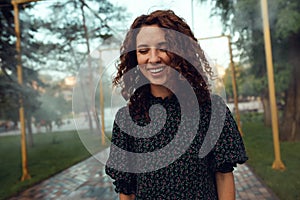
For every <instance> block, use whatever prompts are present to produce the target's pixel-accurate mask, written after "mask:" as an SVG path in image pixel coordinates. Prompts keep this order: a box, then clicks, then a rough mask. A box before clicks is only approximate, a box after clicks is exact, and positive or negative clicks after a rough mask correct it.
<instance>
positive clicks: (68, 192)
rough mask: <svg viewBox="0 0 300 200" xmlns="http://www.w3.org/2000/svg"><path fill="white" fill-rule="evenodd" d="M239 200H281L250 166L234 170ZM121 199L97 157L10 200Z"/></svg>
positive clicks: (240, 166)
mask: <svg viewBox="0 0 300 200" xmlns="http://www.w3.org/2000/svg"><path fill="white" fill-rule="evenodd" d="M234 174H235V182H236V197H237V198H236V199H237V200H278V198H277V197H276V196H274V194H273V193H272V192H271V191H270V190H269V189H268V188H266V187H265V185H264V184H262V182H261V181H260V180H259V179H258V178H257V177H256V176H255V175H254V174H253V172H252V171H251V170H250V169H249V167H248V166H247V165H239V166H238V167H237V169H235V170H234ZM35 199H37V200H52V199H53V200H80V199H84V200H117V199H118V196H117V194H116V193H115V192H114V188H113V185H112V180H111V179H110V177H108V176H107V175H106V174H105V171H104V167H103V164H101V163H100V162H99V161H98V160H96V159H95V158H94V157H90V158H88V159H87V160H85V161H83V162H80V163H78V164H76V165H74V166H72V167H70V168H69V169H67V170H65V171H63V172H61V173H59V174H57V175H55V176H53V177H52V178H50V179H48V180H45V181H43V182H41V183H40V184H38V185H35V186H33V187H32V188H29V189H27V190H25V191H24V192H22V193H21V194H19V195H18V196H15V197H12V198H10V200H35Z"/></svg>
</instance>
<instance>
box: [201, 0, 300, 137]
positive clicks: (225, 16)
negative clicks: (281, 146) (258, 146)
mask: <svg viewBox="0 0 300 200" xmlns="http://www.w3.org/2000/svg"><path fill="white" fill-rule="evenodd" d="M201 1H205V0H201ZM211 2H212V3H213V6H214V14H216V15H219V16H221V19H222V21H223V22H224V31H229V32H230V33H231V34H232V35H236V36H237V37H238V40H237V42H235V45H236V47H237V48H238V49H241V50H242V53H241V55H240V58H241V60H242V61H243V62H247V63H249V64H250V66H251V68H250V69H251V73H252V74H253V75H254V76H255V77H256V79H257V80H258V81H259V82H260V83H261V86H263V87H261V90H260V91H259V93H260V96H261V98H262V99H263V102H264V108H265V111H266V113H270V110H269V107H270V106H269V99H268V90H267V88H268V87H267V79H266V77H267V75H266V67H265V54H264V41H263V31H262V18H261V8H260V1H259V0H243V1H231V0H222V1H221V0H214V1H211ZM268 3H269V13H270V16H269V17H270V29H271V38H272V47H273V61H274V71H275V82H276V92H277V94H276V95H277V97H279V98H278V99H279V100H280V101H281V99H282V100H283V102H284V105H283V115H282V118H281V126H280V138H281V139H282V140H290V141H294V140H299V139H300V90H299V86H300V79H299V78H298V77H297V76H298V74H300V68H299V65H300V57H299V56H298V55H299V52H300V45H299V44H300V24H299V23H298V22H299V21H300V13H299V10H300V2H299V1H298V0H290V1H286V0H272V1H268ZM269 116H270V115H265V122H266V124H270V121H271V119H270V118H268V117H269Z"/></svg>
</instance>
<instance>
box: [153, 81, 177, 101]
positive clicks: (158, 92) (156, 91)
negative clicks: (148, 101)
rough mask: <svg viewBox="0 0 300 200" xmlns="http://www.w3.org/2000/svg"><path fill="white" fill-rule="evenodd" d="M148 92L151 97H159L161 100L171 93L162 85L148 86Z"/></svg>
mask: <svg viewBox="0 0 300 200" xmlns="http://www.w3.org/2000/svg"><path fill="white" fill-rule="evenodd" d="M150 91H151V94H152V95H153V96H155V97H161V98H163V99H164V98H166V97H170V96H171V95H172V92H171V91H170V90H169V89H168V88H166V87H164V86H162V85H154V84H150Z"/></svg>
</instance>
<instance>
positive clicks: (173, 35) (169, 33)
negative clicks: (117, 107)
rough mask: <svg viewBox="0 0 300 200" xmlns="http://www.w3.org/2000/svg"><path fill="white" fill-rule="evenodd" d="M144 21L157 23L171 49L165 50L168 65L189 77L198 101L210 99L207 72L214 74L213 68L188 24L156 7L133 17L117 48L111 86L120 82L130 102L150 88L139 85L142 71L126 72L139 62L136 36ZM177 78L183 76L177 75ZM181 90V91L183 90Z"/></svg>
mask: <svg viewBox="0 0 300 200" xmlns="http://www.w3.org/2000/svg"><path fill="white" fill-rule="evenodd" d="M147 25H158V27H160V28H162V29H163V31H165V39H166V41H167V44H168V49H171V50H172V51H168V52H167V53H168V56H170V58H171V64H170V66H171V67H172V68H174V69H175V70H176V71H177V72H178V73H179V74H180V76H183V77H184V78H185V79H186V80H188V82H189V84H190V86H191V87H192V88H193V90H194V92H195V94H196V96H197V98H198V101H199V103H201V102H203V101H205V100H207V99H209V98H210V95H209V84H208V76H209V77H210V78H212V77H213V72H212V68H211V67H210V65H209V62H208V61H207V59H206V57H205V55H204V51H203V50H202V48H201V47H200V45H199V43H198V41H197V39H196V38H195V36H194V34H193V33H192V31H191V29H190V27H189V26H188V24H187V23H186V22H185V20H184V19H182V18H180V17H178V16H177V15H176V14H175V13H174V12H173V11H171V10H157V11H154V12H152V13H150V14H149V15H141V16H139V17H137V18H136V19H135V20H134V22H133V24H132V25H131V27H130V30H129V31H128V32H127V35H126V37H125V40H124V41H123V44H122V46H121V49H120V53H121V55H120V61H119V63H118V65H117V70H118V71H117V75H116V77H115V78H114V80H113V85H114V86H117V85H120V86H121V88H122V96H123V97H124V98H125V99H126V100H128V99H130V102H133V101H135V100H137V99H139V101H141V100H142V98H141V96H142V95H143V93H144V91H145V90H149V87H147V86H145V87H138V86H139V83H140V82H141V81H147V80H145V79H146V78H145V77H144V76H143V75H142V74H141V72H139V71H138V70H136V71H135V73H127V72H129V71H130V70H132V69H133V70H134V68H136V66H137V65H138V63H137V56H136V37H137V35H138V33H139V30H140V28H142V27H143V26H147ZM187 38H188V39H187ZM180 80H182V79H180V78H178V81H180ZM176 81H177V80H176ZM181 93H182V94H183V95H184V91H182V92H180V94H181Z"/></svg>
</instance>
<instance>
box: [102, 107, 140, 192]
mask: <svg viewBox="0 0 300 200" xmlns="http://www.w3.org/2000/svg"><path fill="white" fill-rule="evenodd" d="M117 117H119V118H120V112H118V114H117V116H116V118H117ZM124 120H125V119H124ZM132 145H133V141H132V140H131V138H130V137H129V136H128V134H126V133H124V132H123V131H122V130H121V129H120V127H119V126H118V125H117V123H116V120H115V122H114V125H113V130H112V140H111V148H110V155H109V158H108V161H107V163H106V166H105V172H106V174H107V175H109V176H110V177H111V178H112V179H114V182H113V184H114V185H115V191H116V192H117V193H123V194H127V195H129V194H135V193H136V185H137V183H136V181H137V178H136V174H134V173H129V172H127V171H126V169H128V165H130V164H133V163H132V162H131V161H130V159H129V158H127V157H126V154H124V152H122V150H125V151H130V149H131V148H132ZM114 166H117V167H114Z"/></svg>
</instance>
